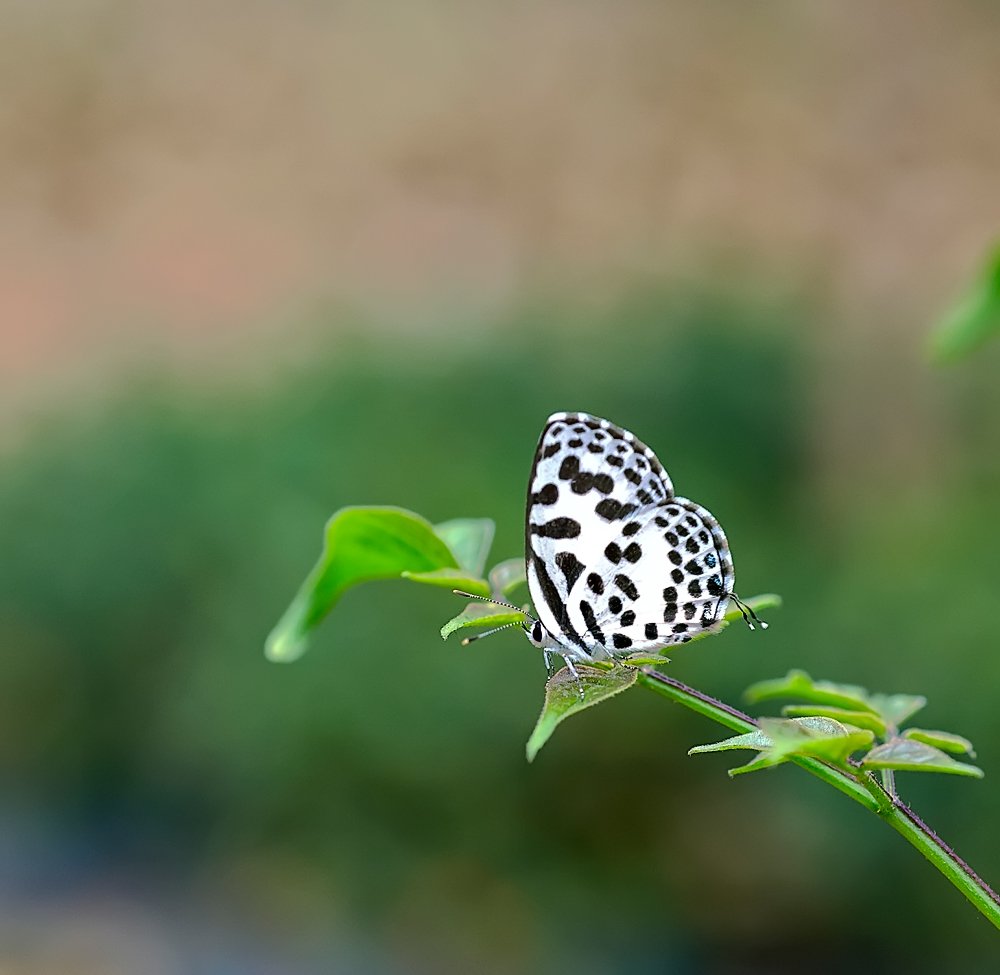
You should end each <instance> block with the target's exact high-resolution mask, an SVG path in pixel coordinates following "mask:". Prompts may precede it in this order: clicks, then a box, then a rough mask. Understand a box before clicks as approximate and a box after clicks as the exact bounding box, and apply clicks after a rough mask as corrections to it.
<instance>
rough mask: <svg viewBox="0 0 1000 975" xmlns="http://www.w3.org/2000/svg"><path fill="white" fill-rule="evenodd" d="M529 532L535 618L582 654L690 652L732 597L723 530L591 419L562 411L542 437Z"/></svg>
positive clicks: (630, 444)
mask: <svg viewBox="0 0 1000 975" xmlns="http://www.w3.org/2000/svg"><path fill="white" fill-rule="evenodd" d="M525 533H526V538H525V552H526V562H527V566H526V568H527V576H528V588H529V591H530V594H531V599H532V602H533V603H534V606H535V612H536V613H537V614H538V617H539V619H540V620H541V622H542V624H543V625H544V626H545V628H546V629H547V630H548V631H549V632H550V633H551V634H552V635H553V636H554V637H555V638H556V639H557V640H558V641H559V642H560V643H561V644H563V645H565V646H566V647H567V648H568V649H569V650H570V652H571V653H573V654H576V655H578V656H590V657H595V658H598V659H600V658H603V657H604V656H608V655H624V654H628V653H633V652H636V651H642V650H649V649H653V648H658V647H663V646H667V645H669V644H671V643H679V642H683V641H685V640H686V639H689V638H690V636H692V635H694V634H695V633H697V632H698V631H700V630H702V629H704V628H706V626H710V625H712V624H713V623H714V622H715V620H716V619H717V618H719V617H721V615H722V613H723V612H724V611H725V602H726V599H727V594H728V593H730V592H731V591H732V583H733V577H732V560H731V559H730V556H729V550H728V546H727V544H726V540H725V535H723V533H722V529H721V528H720V527H719V525H718V522H716V520H715V519H714V518H713V517H712V516H711V515H710V514H709V513H708V512H707V511H706V510H705V509H704V508H701V507H700V506H698V505H696V504H694V503H692V502H690V501H686V500H684V499H680V498H675V497H674V493H673V486H672V484H671V482H670V478H669V477H668V476H667V474H666V472H665V471H664V470H663V467H662V465H661V464H660V462H659V460H657V458H656V455H655V454H654V453H653V451H652V450H650V449H649V448H648V447H647V446H646V445H645V444H643V443H642V442H641V441H639V440H637V439H636V438H635V437H633V436H632V434H630V433H629V432H628V431H626V430H622V429H621V428H619V427H616V426H614V425H613V424H611V423H609V422H608V421H607V420H602V419H600V418H598V417H594V416H590V415H588V414H585V413H556V414H554V415H553V416H551V417H550V418H549V420H548V422H547V423H546V425H545V428H544V429H543V430H542V435H541V438H540V440H539V443H538V449H537V451H536V453H535V462H534V465H533V467H532V471H531V479H530V481H529V487H528V499H527V511H526V517H525ZM674 538H676V540H677V541H676V543H675V542H674V541H673V539H674ZM706 538H707V541H705V539H706ZM678 558H680V559H681V561H680V562H679V563H678V562H677V561H676V560H677V559H678ZM712 561H715V563H716V564H715V565H714V566H712V565H710V564H709V563H711V562H712ZM696 567H697V568H698V569H700V570H701V571H698V572H696V571H695V568H696ZM678 573H680V576H681V578H680V580H679V581H678V580H677V578H676V577H677V575H678ZM692 583H696V585H694V586H693V587H692ZM671 586H673V587H674V589H676V598H675V599H668V598H667V597H668V596H670V594H671V593H670V587H671ZM716 590H719V591H718V592H716ZM671 616H673V617H674V619H672V620H671V619H669V617H671ZM679 626H684V629H677V627H679Z"/></svg>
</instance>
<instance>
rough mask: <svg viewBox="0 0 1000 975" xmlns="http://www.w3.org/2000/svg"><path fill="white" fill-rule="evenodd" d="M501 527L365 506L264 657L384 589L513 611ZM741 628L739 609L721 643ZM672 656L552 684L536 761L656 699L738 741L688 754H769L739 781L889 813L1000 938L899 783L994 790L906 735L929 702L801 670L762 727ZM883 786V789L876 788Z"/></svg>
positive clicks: (355, 510)
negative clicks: (583, 723) (495, 557)
mask: <svg viewBox="0 0 1000 975" xmlns="http://www.w3.org/2000/svg"><path fill="white" fill-rule="evenodd" d="M493 532H494V525H493V522H492V521H491V520H489V519H486V518H462V519H456V520H453V521H449V522H445V523H443V524H440V525H436V526H435V525H432V524H431V523H430V522H429V521H427V520H426V519H424V518H422V517H421V516H420V515H417V514H415V513H414V512H412V511H407V510H405V509H403V508H393V507H352V508H343V509H341V510H340V511H338V512H336V513H335V514H334V515H333V517H332V518H331V519H330V521H329V522H328V523H327V526H326V530H325V534H324V546H323V551H322V553H321V555H320V558H319V560H318V561H317V563H316V565H315V566H314V567H313V569H312V571H311V572H310V573H309V575H308V576H307V577H306V579H305V580H304V582H303V583H302V585H301V586H300V587H299V590H298V592H297V593H296V594H295V596H294V598H293V599H292V602H291V604H290V605H289V607H288V609H287V610H286V611H285V613H284V614H283V616H282V617H281V619H280V620H279V622H278V623H277V625H276V626H275V627H274V629H273V630H272V631H271V633H270V634H269V635H268V638H267V641H266V643H265V652H266V654H267V656H268V658H269V659H271V660H274V661H286V662H287V661H291V660H294V659H296V658H297V657H299V656H300V655H301V654H302V653H303V652H304V651H305V649H306V648H307V646H308V642H309V639H310V637H311V635H312V633H313V632H314V630H315V629H316V627H317V626H318V625H319V624H320V623H321V622H322V620H323V619H324V618H325V616H326V615H327V614H328V613H329V612H330V610H331V609H332V608H333V607H334V605H336V603H337V602H338V601H339V599H340V597H341V596H342V595H343V593H344V592H345V591H346V590H347V589H349V588H351V587H352V586H355V585H358V584H360V583H362V582H368V581H372V580H376V579H392V578H402V579H408V580H410V581H412V582H416V583H420V584H423V585H433V586H439V587H440V586H445V587H447V588H450V589H462V590H464V591H466V592H468V593H471V594H473V595H477V596H482V597H487V598H490V597H492V598H493V599H497V600H503V601H504V602H505V603H506V602H510V601H513V600H514V598H515V596H516V595H517V594H518V593H519V591H520V590H522V589H523V588H524V563H523V561H521V560H520V559H510V560H507V561H505V562H501V563H499V564H498V565H496V566H494V567H493V569H491V570H490V571H489V572H488V573H487V572H486V571H485V567H486V562H487V557H488V554H489V548H490V545H491V543H492V540H493ZM747 603H748V604H749V605H750V606H751V607H753V609H755V610H765V609H770V608H775V607H777V606H779V605H780V603H781V600H780V599H779V598H778V597H777V596H774V595H764V596H758V597H755V598H753V599H749V600H747ZM737 616H738V611H737V610H736V609H733V610H732V612H731V613H730V614H727V618H726V619H724V620H722V621H721V622H720V624H719V625H718V626H717V627H715V628H713V630H712V631H711V632H706V633H704V634H700V635H699V637H697V638H696V639H698V638H702V637H704V636H709V635H712V634H714V633H718V632H720V631H721V630H723V629H724V628H725V627H726V626H727V625H728V623H729V622H730V621H731V620H732V619H733V618H736V617H737ZM525 618H526V615H525V613H523V612H520V611H518V610H516V609H514V608H512V607H511V606H509V605H500V604H499V603H491V602H475V603H471V604H470V605H468V606H467V607H465V609H463V610H462V612H461V613H459V614H458V615H457V616H455V617H454V618H453V619H451V620H449V621H448V622H447V623H446V624H445V625H444V626H443V627H442V630H441V636H442V637H443V638H445V639H447V638H448V637H449V636H450V635H451V634H453V633H456V632H459V631H466V630H474V629H483V628H488V627H496V626H503V625H506V624H510V623H518V622H521V621H522V620H523V619H525ZM665 663H667V659H666V658H665V657H663V656H661V655H653V656H649V655H646V656H641V657H640V656H635V657H632V658H627V659H626V660H624V661H621V662H615V663H610V662H607V663H603V664H595V665H594V666H586V667H578V668H577V669H578V671H579V677H578V678H573V677H572V676H571V675H570V674H569V672H568V670H567V669H565V668H563V669H562V670H560V671H558V672H557V673H555V674H553V675H552V676H550V678H549V679H548V681H547V682H546V687H545V700H544V703H543V706H542V711H541V714H540V715H539V718H538V721H537V722H536V725H535V728H534V731H533V732H532V734H531V737H530V738H529V740H528V744H527V754H528V760H529V761H531V760H532V759H534V758H535V756H536V755H537V754H538V752H539V750H540V749H541V748H542V746H543V745H544V744H545V743H546V742H547V741H548V740H549V738H550V737H551V736H552V734H553V732H554V731H555V729H556V728H557V727H558V726H559V725H560V724H561V723H562V722H563V721H565V719H566V718H568V717H571V716H572V715H574V714H578V713H580V712H581V711H584V710H587V709H589V708H591V707H593V706H595V705H596V704H599V703H602V702H603V701H605V700H608V699H609V698H611V697H614V696H617V695H619V694H621V693H623V692H624V691H627V690H630V689H631V688H633V687H645V688H646V689H648V690H651V691H653V692H655V693H657V694H659V695H661V696H663V697H666V698H668V699H669V700H672V701H675V702H676V703H679V704H683V705H684V706H685V707H688V708H690V709H691V710H693V711H695V712H697V713H698V714H701V715H702V716H704V717H706V718H709V719H710V720H713V721H715V722H716V723H718V724H720V725H722V726H723V727H725V728H727V729H728V730H730V731H733V732H736V734H735V735H733V736H731V737H729V738H726V739H723V740H721V741H717V742H713V743H710V744H706V745H699V746H695V747H694V748H692V749H690V751H689V754H692V755H695V754H704V753H712V752H721V751H731V750H737V749H746V750H751V751H755V752H756V753H757V754H756V756H755V757H754V758H752V759H751V760H750V761H749V762H748V763H746V764H744V765H742V766H739V767H737V768H734V769H731V770H730V775H737V774H743V773H746V772H753V771H760V770H763V769H768V768H773V767H775V766H778V765H784V764H789V763H791V764H794V765H798V766H799V767H801V768H804V769H805V770H806V771H808V772H810V773H811V774H813V775H815V776H817V777H818V778H820V779H821V780H823V781H824V782H826V783H827V784H828V785H832V786H833V787H834V788H835V789H837V790H838V791H840V792H842V793H844V794H845V795H847V796H848V797H850V798H851V799H853V800H854V801H856V802H858V803H860V804H861V805H863V806H864V807H865V808H866V809H868V810H870V811H871V812H874V813H876V814H877V815H878V816H880V817H881V818H882V819H884V820H885V821H886V822H887V823H888V824H889V825H890V826H892V827H893V829H895V830H896V831H897V832H898V833H900V834H901V835H902V836H903V837H904V838H905V839H906V840H907V841H908V842H909V843H911V844H912V845H913V846H914V847H915V848H916V849H918V850H919V851H920V852H921V853H922V854H923V855H924V856H925V857H926V858H927V859H928V860H929V861H930V862H931V863H933V864H934V865H935V866H936V867H937V868H938V870H940V871H941V873H943V874H944V875H945V876H946V877H947V878H948V879H949V880H950V881H951V883H952V884H954V885H955V887H957V888H958V889H959V890H960V891H961V892H962V893H963V894H964V895H965V896H966V898H968V900H969V901H970V902H971V903H972V904H973V905H974V906H975V907H976V908H977V910H979V911H980V913H982V914H983V915H984V916H985V917H986V918H987V919H988V920H989V921H990V922H991V923H992V924H993V925H994V926H995V927H997V928H1000V898H998V896H997V894H996V893H995V892H994V891H993V890H992V888H991V887H990V886H989V885H988V884H987V883H986V882H985V881H984V880H982V879H981V878H980V877H979V876H978V875H977V874H976V873H975V871H973V870H972V868H971V867H969V865H968V864H966V863H965V861H963V860H962V859H961V857H959V856H958V854H957V853H955V851H954V850H952V849H951V847H949V846H948V845H947V844H946V843H945V842H944V841H943V840H941V839H940V837H938V836H937V834H936V833H935V832H934V831H933V830H932V829H930V827H928V826H927V825H926V824H925V823H924V822H923V821H922V820H921V819H920V818H919V817H918V816H917V815H916V813H914V812H913V811H912V810H911V809H910V808H909V807H908V806H907V805H906V804H905V803H904V802H903V801H902V800H901V799H900V798H899V796H898V795H897V794H896V789H895V783H894V779H893V776H894V773H895V772H897V771H920V772H939V773H945V774H952V775H961V776H968V777H975V778H981V777H982V775H983V772H982V770H981V769H980V768H978V767H977V766H974V765H971V764H969V763H967V762H964V761H959V760H958V759H955V758H953V757H952V756H953V755H961V756H967V757H969V758H975V752H974V751H973V748H972V743H971V742H969V741H968V740H967V739H966V738H963V737H962V736H961V735H957V734H954V733H953V732H948V731H937V730H927V729H923V728H915V727H906V728H904V727H903V725H904V724H905V723H906V722H908V721H909V719H910V718H911V717H913V715H914V714H916V713H917V712H918V711H919V710H920V709H921V708H923V706H924V705H925V704H926V703H927V702H926V699H925V698H924V697H922V696H918V695H912V694H873V693H870V692H869V691H867V690H866V689H865V688H863V687H859V686H856V685H853V684H839V683H832V682H829V681H815V680H813V679H812V678H811V677H810V676H809V675H808V674H806V673H805V672H804V671H801V670H792V671H790V672H789V673H788V674H786V675H785V677H783V678H779V679H777V680H769V681H761V682H758V683H756V684H754V685H753V686H752V687H750V688H749V689H748V691H747V696H748V698H749V699H750V700H751V702H761V701H769V700H773V699H775V698H791V699H792V703H789V704H786V705H785V706H784V707H783V708H782V713H781V715H780V716H773V717H762V718H756V719H755V718H752V717H751V716H750V715H748V714H745V713H744V712H742V711H740V710H739V709H737V708H734V707H732V706H731V705H728V704H725V703H723V702H722V701H718V700H716V699H715V698H713V697H711V696H709V695H707V694H704V693H703V692H701V691H698V690H696V689H694V688H691V687H688V686H687V685H685V684H682V683H680V682H679V681H676V680H674V679H673V678H671V677H668V676H667V675H666V674H663V673H661V672H660V671H659V670H658V669H656V668H657V667H658V666H661V665H663V664H665ZM873 773H877V774H878V776H880V778H877V777H876V775H875V774H873Z"/></svg>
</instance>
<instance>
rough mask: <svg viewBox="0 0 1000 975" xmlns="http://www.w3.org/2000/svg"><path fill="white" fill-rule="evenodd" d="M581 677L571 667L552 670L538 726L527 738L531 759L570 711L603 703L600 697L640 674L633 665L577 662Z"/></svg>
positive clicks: (620, 688) (623, 687) (617, 690)
mask: <svg viewBox="0 0 1000 975" xmlns="http://www.w3.org/2000/svg"><path fill="white" fill-rule="evenodd" d="M576 669H577V672H578V673H579V675H580V677H579V679H577V678H575V677H574V676H573V675H572V674H571V673H570V672H569V670H568V668H566V667H563V669H562V670H560V671H558V672H557V673H555V674H553V675H552V676H551V677H550V678H549V679H548V681H546V683H545V703H544V705H543V706H542V713H541V714H540V715H539V716H538V723H537V724H536V725H535V730H534V731H533V732H532V733H531V737H530V738H529V739H528V745H527V748H526V751H527V755H528V761H529V762H531V761H533V760H534V758H535V756H536V755H537V754H538V752H539V751H540V750H541V747H542V745H544V744H545V743H546V742H547V741H548V740H549V738H550V737H551V736H552V732H553V731H555V730H556V726H557V725H559V724H560V723H561V722H562V721H565V720H566V718H568V717H569V716H570V715H571V714H576V713H577V712H579V711H584V710H586V709H587V708H591V707H593V706H594V705H595V704H600V702H601V701H604V700H606V699H607V698H609V697H613V696H614V695H615V694H621V692H622V691H624V690H627V689H628V688H630V687H631V686H632V685H633V684H634V683H635V682H636V678H638V676H639V671H637V670H636V669H635V668H634V667H625V666H622V665H618V666H616V667H613V668H611V669H610V670H601V669H598V668H597V667H583V666H581V665H580V664H577V665H576Z"/></svg>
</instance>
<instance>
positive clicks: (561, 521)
mask: <svg viewBox="0 0 1000 975" xmlns="http://www.w3.org/2000/svg"><path fill="white" fill-rule="evenodd" d="M531 534H532V535H540V536H541V537H542V538H576V537H577V536H578V535H579V534H580V522H578V521H576V520H575V519H573V518H553V519H552V520H551V521H546V522H545V523H544V524H541V525H532V526H531Z"/></svg>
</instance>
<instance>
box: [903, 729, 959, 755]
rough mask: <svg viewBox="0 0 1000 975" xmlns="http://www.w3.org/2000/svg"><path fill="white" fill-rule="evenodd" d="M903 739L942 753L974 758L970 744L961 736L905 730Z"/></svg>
mask: <svg viewBox="0 0 1000 975" xmlns="http://www.w3.org/2000/svg"><path fill="white" fill-rule="evenodd" d="M903 737H904V738H912V739H913V740H914V741H922V742H923V743H924V744H925V745H933V746H934V747H935V748H940V749H942V751H946V752H954V753H955V754H956V755H968V756H969V758H975V757H976V753H975V751H974V750H973V747H972V742H971V741H969V739H968V738H963V737H962V736H961V735H953V734H952V733H951V732H950V731H925V730H924V729H923V728H907V729H906V731H904V732H903Z"/></svg>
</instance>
